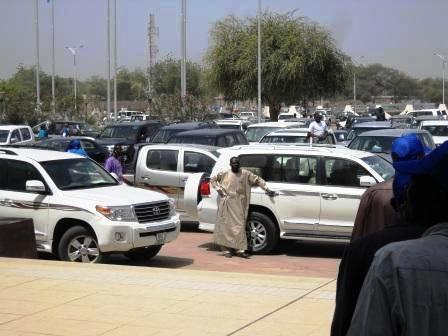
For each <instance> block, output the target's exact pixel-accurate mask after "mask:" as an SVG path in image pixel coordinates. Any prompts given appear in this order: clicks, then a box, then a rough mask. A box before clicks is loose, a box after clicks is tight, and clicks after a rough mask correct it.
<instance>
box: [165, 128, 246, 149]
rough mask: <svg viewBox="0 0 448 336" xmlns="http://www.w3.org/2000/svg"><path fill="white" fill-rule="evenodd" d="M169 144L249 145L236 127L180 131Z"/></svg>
mask: <svg viewBox="0 0 448 336" xmlns="http://www.w3.org/2000/svg"><path fill="white" fill-rule="evenodd" d="M168 143H169V144H173V143H178V144H179V143H182V144H197V145H206V146H216V147H232V146H236V145H247V144H249V143H248V142H247V139H246V137H245V136H244V133H243V132H241V131H240V130H235V129H220V128H214V129H199V130H195V131H187V132H182V133H178V134H176V135H174V136H172V137H171V138H170V139H169V140H168Z"/></svg>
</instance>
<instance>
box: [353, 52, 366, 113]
mask: <svg viewBox="0 0 448 336" xmlns="http://www.w3.org/2000/svg"><path fill="white" fill-rule="evenodd" d="M358 58H359V60H361V59H363V58H364V56H359V57H358ZM353 63H355V64H356V63H358V62H356V60H355V59H353ZM358 64H359V65H361V63H358ZM353 112H354V113H356V68H355V67H353Z"/></svg>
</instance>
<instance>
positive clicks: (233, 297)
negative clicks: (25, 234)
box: [0, 256, 335, 336]
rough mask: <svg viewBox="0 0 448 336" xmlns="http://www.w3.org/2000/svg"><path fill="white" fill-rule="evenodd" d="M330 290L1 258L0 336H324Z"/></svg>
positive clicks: (295, 279) (307, 280) (299, 282)
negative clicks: (78, 335)
mask: <svg viewBox="0 0 448 336" xmlns="http://www.w3.org/2000/svg"><path fill="white" fill-rule="evenodd" d="M276 257H280V256H276ZM160 258H164V257H160ZM219 260H222V259H219ZM258 260H260V259H259V258H258V257H256V258H254V259H253V260H250V261H249V262H258ZM261 260H262V259H261ZM245 262H247V260H245ZM226 263H227V261H226ZM194 264H195V263H190V264H189V265H194ZM227 266H228V265H227ZM334 290H335V281H334V279H333V278H325V277H319V278H316V277H300V276H278V275H269V274H253V273H252V274H250V273H236V272H210V271H194V270H189V269H162V268H155V267H128V266H119V265H90V264H87V265H83V264H75V263H63V262H58V261H48V260H18V259H6V258H0V302H1V305H0V336H11V335H15V336H16V335H20V336H39V335H40V336H42V335H70V336H72V335H77V334H80V335H83V336H90V335H105V336H122V335H123V336H124V335H126V336H128V335H133V336H139V335H145V336H147V335H156V336H161V335H170V336H181V335H194V336H207V335H210V336H212V335H214V336H218V335H236V336H249V335H251V336H252V335H257V336H264V335H269V336H283V335H307V336H318V335H319V336H320V335H328V334H329V327H330V323H331V316H332V312H333V309H334V308H333V304H334Z"/></svg>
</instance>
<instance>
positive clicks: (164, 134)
mask: <svg viewBox="0 0 448 336" xmlns="http://www.w3.org/2000/svg"><path fill="white" fill-rule="evenodd" d="M184 131H186V130H159V131H158V132H157V134H156V135H155V136H154V139H152V142H154V143H165V142H167V141H168V139H169V138H171V137H172V136H173V135H174V134H176V133H179V132H184Z"/></svg>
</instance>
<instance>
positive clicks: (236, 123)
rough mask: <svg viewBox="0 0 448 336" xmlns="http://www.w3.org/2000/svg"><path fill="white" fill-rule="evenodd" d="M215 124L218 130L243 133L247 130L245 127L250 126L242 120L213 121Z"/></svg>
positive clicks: (246, 121)
mask: <svg viewBox="0 0 448 336" xmlns="http://www.w3.org/2000/svg"><path fill="white" fill-rule="evenodd" d="M215 124H216V125H218V127H219V128H225V129H236V130H240V131H244V130H246V129H247V126H248V125H250V122H249V121H248V120H244V119H240V120H238V119H218V120H215Z"/></svg>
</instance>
